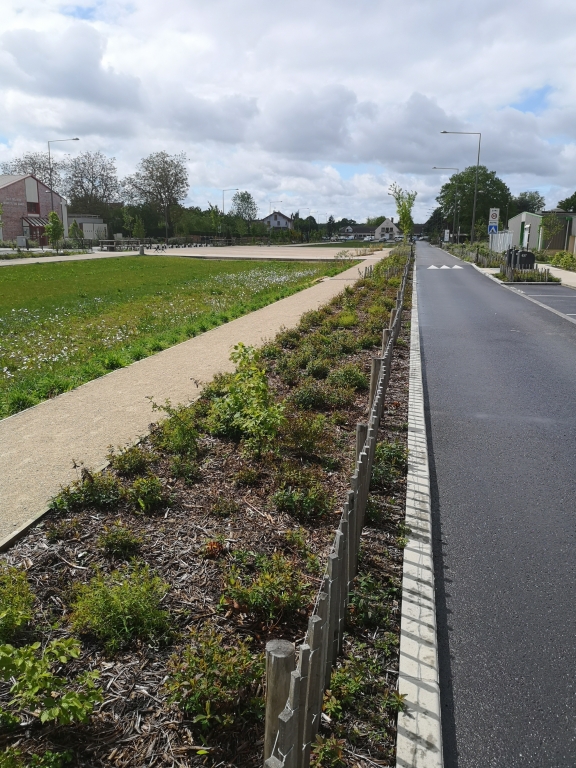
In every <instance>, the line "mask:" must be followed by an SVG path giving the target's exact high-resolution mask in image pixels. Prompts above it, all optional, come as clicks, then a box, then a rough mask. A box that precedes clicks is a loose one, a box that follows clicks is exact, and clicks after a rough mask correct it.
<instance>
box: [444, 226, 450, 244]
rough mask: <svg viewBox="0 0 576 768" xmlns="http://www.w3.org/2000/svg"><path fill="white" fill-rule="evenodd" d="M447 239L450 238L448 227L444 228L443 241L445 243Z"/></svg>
mask: <svg viewBox="0 0 576 768" xmlns="http://www.w3.org/2000/svg"><path fill="white" fill-rule="evenodd" d="M449 240H450V230H449V229H445V230H444V242H445V243H447V242H449Z"/></svg>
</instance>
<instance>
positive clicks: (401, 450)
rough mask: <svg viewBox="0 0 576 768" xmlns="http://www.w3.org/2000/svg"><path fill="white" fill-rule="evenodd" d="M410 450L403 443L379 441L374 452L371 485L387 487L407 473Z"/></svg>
mask: <svg viewBox="0 0 576 768" xmlns="http://www.w3.org/2000/svg"><path fill="white" fill-rule="evenodd" d="M407 469H408V451H407V449H406V447H405V446H404V445H402V443H399V442H393V443H378V445H377V446H376V451H375V452H374V465H373V467H372V479H371V482H370V485H371V487H374V488H385V487H386V486H388V485H391V484H392V483H394V482H395V481H396V480H398V478H400V477H401V476H402V475H404V474H405V472H406V471H407Z"/></svg>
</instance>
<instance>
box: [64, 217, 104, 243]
mask: <svg viewBox="0 0 576 768" xmlns="http://www.w3.org/2000/svg"><path fill="white" fill-rule="evenodd" d="M73 221H75V222H76V224H78V226H79V227H80V229H81V230H82V236H83V237H84V239H85V240H107V239H108V225H107V224H105V223H104V219H102V218H100V216H94V215H93V214H91V213H70V214H69V215H68V227H71V226H72V222H73Z"/></svg>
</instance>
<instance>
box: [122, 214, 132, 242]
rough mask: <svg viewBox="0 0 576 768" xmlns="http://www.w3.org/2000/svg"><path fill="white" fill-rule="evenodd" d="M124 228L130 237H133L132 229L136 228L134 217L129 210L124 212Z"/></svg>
mask: <svg viewBox="0 0 576 768" xmlns="http://www.w3.org/2000/svg"><path fill="white" fill-rule="evenodd" d="M122 226H123V227H124V229H125V230H126V231H127V232H128V237H132V229H133V227H134V216H132V214H131V213H130V211H129V210H128V208H124V209H123V211H122Z"/></svg>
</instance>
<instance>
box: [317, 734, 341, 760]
mask: <svg viewBox="0 0 576 768" xmlns="http://www.w3.org/2000/svg"><path fill="white" fill-rule="evenodd" d="M345 744H346V741H345V740H344V739H337V738H336V736H322V735H321V734H319V733H318V734H317V735H316V741H315V742H314V744H312V761H313V762H312V766H313V767H314V768H341V767H342V768H343V766H345V765H346V763H345V761H344V746H345Z"/></svg>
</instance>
